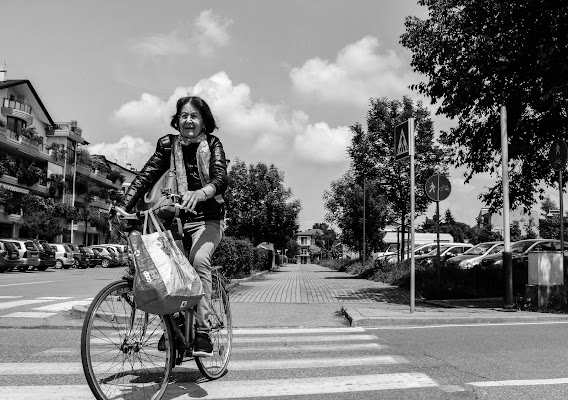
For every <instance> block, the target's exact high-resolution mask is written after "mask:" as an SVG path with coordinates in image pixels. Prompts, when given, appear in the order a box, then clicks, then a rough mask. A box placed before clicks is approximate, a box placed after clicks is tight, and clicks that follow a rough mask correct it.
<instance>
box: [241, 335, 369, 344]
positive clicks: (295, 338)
mask: <svg viewBox="0 0 568 400" xmlns="http://www.w3.org/2000/svg"><path fill="white" fill-rule="evenodd" d="M350 340H353V341H360V340H377V337H376V336H375V335H360V334H355V335H333V336H274V337H272V336H267V337H251V338H249V337H238V336H237V337H235V338H233V341H234V342H238V343H261V342H265V343H280V342H343V341H350Z"/></svg>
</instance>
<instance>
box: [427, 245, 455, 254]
mask: <svg viewBox="0 0 568 400" xmlns="http://www.w3.org/2000/svg"><path fill="white" fill-rule="evenodd" d="M452 247H453V246H450V245H443V244H441V245H440V253H442V252H443V251H445V250H448V249H450V248H452ZM437 252H438V249H437V248H436V247H435V246H434V250H432V251H431V252H429V253H428V254H426V255H427V256H435V255H436V253H437Z"/></svg>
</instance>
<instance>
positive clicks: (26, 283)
mask: <svg viewBox="0 0 568 400" xmlns="http://www.w3.org/2000/svg"><path fill="white" fill-rule="evenodd" d="M51 282H53V281H42V282H25V283H10V284H9V285H0V287H4V286H20V285H37V284H38V283H51Z"/></svg>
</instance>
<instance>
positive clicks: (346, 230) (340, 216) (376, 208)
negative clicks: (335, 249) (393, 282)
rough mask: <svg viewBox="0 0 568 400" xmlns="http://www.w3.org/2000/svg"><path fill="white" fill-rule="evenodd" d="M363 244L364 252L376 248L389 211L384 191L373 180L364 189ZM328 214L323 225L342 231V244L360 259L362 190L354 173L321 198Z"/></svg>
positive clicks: (343, 178)
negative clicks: (356, 252)
mask: <svg viewBox="0 0 568 400" xmlns="http://www.w3.org/2000/svg"><path fill="white" fill-rule="evenodd" d="M365 189H366V190H365V191H366V195H365V202H366V205H365V236H366V238H365V242H366V243H367V246H366V249H367V252H370V251H371V250H372V249H373V248H379V247H380V246H381V245H382V244H383V243H382V239H383V236H384V232H383V231H382V230H383V228H384V227H385V225H386V223H387V220H388V216H389V209H388V206H387V204H386V201H385V198H384V194H383V188H382V187H381V185H379V183H378V182H377V181H375V180H370V181H369V182H368V183H367V184H366V187H365ZM323 199H324V207H325V209H326V210H327V213H326V216H325V219H326V221H328V222H330V223H333V224H335V225H336V226H337V227H338V228H339V229H340V230H341V242H342V243H344V244H345V245H347V246H349V247H350V248H351V249H353V250H354V251H358V252H359V253H360V254H361V255H362V251H363V187H362V185H361V184H360V183H359V182H357V180H356V178H355V174H354V171H353V170H349V171H347V172H346V173H345V175H343V177H341V178H340V179H338V180H336V181H332V182H331V188H330V189H329V190H326V191H325V192H324V195H323Z"/></svg>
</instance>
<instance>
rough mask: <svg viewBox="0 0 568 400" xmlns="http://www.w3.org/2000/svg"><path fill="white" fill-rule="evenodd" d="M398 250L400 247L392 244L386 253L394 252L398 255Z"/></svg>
mask: <svg viewBox="0 0 568 400" xmlns="http://www.w3.org/2000/svg"><path fill="white" fill-rule="evenodd" d="M397 249H398V245H397V244H396V243H394V244H391V245H390V246H389V247H387V249H386V250H385V251H392V252H395V253H396V251H397Z"/></svg>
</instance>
